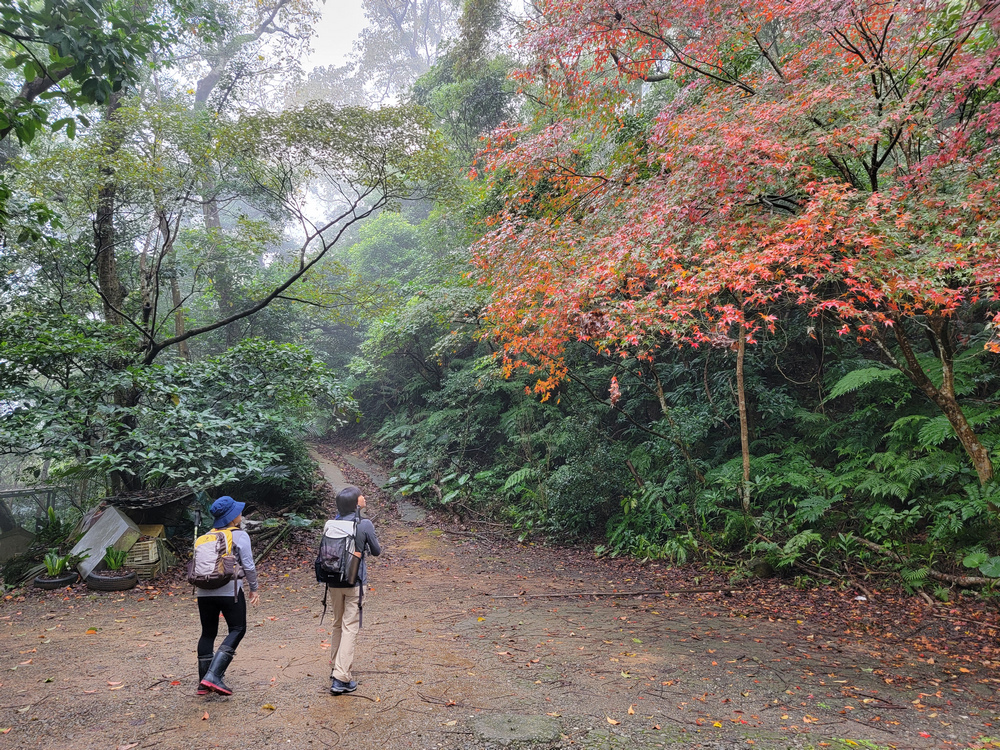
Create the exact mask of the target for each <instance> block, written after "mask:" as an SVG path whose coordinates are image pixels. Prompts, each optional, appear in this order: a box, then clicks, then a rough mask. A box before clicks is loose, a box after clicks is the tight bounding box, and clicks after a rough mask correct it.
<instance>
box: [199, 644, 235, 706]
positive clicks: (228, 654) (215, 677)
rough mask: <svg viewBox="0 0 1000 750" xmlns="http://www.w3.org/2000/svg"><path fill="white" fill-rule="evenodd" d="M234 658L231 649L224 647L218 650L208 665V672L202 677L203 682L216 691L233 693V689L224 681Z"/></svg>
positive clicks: (205, 685)
mask: <svg viewBox="0 0 1000 750" xmlns="http://www.w3.org/2000/svg"><path fill="white" fill-rule="evenodd" d="M232 660H233V651H232V650H231V649H228V648H226V647H223V648H220V649H219V650H218V651H216V652H215V656H213V657H212V663H211V664H209V666H208V673H207V674H206V675H205V676H204V677H203V678H202V680H201V684H202V685H203V686H204V687H207V688H208V689H209V690H214V691H215V692H216V693H220V694H222V695H232V694H233V691H232V690H230V689H229V688H228V687H226V683H224V682H223V681H222V678H223V677H225V675H226V670H227V669H228V668H229V663H230V662H231V661H232Z"/></svg>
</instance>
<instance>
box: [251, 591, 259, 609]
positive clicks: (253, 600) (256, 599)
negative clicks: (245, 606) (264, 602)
mask: <svg viewBox="0 0 1000 750" xmlns="http://www.w3.org/2000/svg"><path fill="white" fill-rule="evenodd" d="M259 602H260V592H259V591H251V592H250V603H251V604H252V605H253V606H255V607H256V606H257V604H258V603H259Z"/></svg>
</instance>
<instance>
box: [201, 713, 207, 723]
mask: <svg viewBox="0 0 1000 750" xmlns="http://www.w3.org/2000/svg"><path fill="white" fill-rule="evenodd" d="M201 720H202V721H208V711H206V712H205V715H204V716H202V717H201Z"/></svg>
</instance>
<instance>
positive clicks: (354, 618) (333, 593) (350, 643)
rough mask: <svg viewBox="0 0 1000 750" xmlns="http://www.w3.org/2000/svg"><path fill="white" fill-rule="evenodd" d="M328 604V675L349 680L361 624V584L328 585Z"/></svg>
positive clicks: (344, 680)
mask: <svg viewBox="0 0 1000 750" xmlns="http://www.w3.org/2000/svg"><path fill="white" fill-rule="evenodd" d="M330 599H331V600H332V601H331V602H330V606H331V607H332V608H333V624H332V625H331V628H332V629H333V634H332V635H331V636H330V664H331V665H332V667H333V670H332V672H331V673H330V676H331V677H333V678H334V679H337V680H340V681H341V682H350V681H351V666H352V665H353V664H354V643H355V641H356V640H357V639H358V630H359V628H360V626H361V610H360V608H359V606H358V604H359V603H360V602H361V586H352V587H351V588H343V589H341V588H334V587H333V586H331V587H330Z"/></svg>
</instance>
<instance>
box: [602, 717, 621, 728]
mask: <svg viewBox="0 0 1000 750" xmlns="http://www.w3.org/2000/svg"><path fill="white" fill-rule="evenodd" d="M604 718H605V719H607V720H608V724H610V725H611V726H615V727H616V726H618V725H619V724H621V722H620V721H615V720H614V719H612V718H611V717H610V716H605V717H604Z"/></svg>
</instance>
